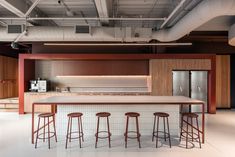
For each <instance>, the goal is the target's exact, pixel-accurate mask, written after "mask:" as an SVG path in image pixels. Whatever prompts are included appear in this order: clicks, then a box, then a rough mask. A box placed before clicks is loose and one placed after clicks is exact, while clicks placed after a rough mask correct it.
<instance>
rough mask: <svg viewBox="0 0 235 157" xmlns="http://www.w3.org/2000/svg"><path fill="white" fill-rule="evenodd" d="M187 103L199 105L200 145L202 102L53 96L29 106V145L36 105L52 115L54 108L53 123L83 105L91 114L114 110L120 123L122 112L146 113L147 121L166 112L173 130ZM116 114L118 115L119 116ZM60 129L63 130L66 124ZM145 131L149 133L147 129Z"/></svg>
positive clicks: (203, 119)
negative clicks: (172, 122)
mask: <svg viewBox="0 0 235 157" xmlns="http://www.w3.org/2000/svg"><path fill="white" fill-rule="evenodd" d="M189 104H190V105H200V106H201V109H202V114H201V115H202V116H201V120H202V123H201V131H200V132H201V134H202V142H203V143H204V138H205V134H204V132H205V131H204V125H205V122H204V121H205V118H204V116H205V115H204V112H205V111H204V102H203V101H200V100H195V99H191V98H188V97H183V96H53V97H49V98H46V99H42V100H38V101H35V102H33V104H32V143H34V135H35V133H36V130H35V128H34V112H35V107H36V106H40V105H50V106H52V112H56V110H54V108H55V107H56V106H57V121H61V120H65V121H67V117H66V116H65V114H61V113H64V111H70V112H71V111H73V112H78V111H79V112H82V111H81V109H79V108H77V109H78V110H76V108H73V107H76V106H77V107H79V106H81V107H82V106H84V105H85V106H86V111H92V112H100V111H108V112H109V110H112V111H115V113H119V115H118V116H119V119H120V120H121V121H124V118H125V117H124V114H123V113H125V112H129V111H138V110H139V111H138V112H141V116H143V117H144V116H145V115H146V113H149V114H148V115H147V116H146V117H149V119H153V115H152V113H153V112H158V111H165V112H170V117H172V120H174V123H175V126H173V127H171V129H172V128H173V129H174V128H175V129H177V128H179V117H180V116H179V112H180V110H179V108H180V106H181V105H189ZM75 105H76V106H75ZM71 107H72V108H71ZM107 107H108V108H107ZM115 107H118V108H115ZM153 107H157V108H153ZM69 109H70V110H69ZM117 109H120V111H118V110H117ZM146 111H148V112H146ZM120 112H122V113H121V114H120ZM111 114H112V112H111ZM58 115H63V117H61V116H58ZM114 115H115V114H114ZM120 115H122V117H120ZM111 116H112V115H111ZM84 117H86V114H84ZM146 117H144V119H145V120H143V124H144V123H146V121H148V120H146ZM88 121H89V120H88ZM148 122H149V121H148ZM151 123H152V121H150V122H149V124H151ZM57 124H58V122H57ZM85 125H86V121H84V126H85ZM93 125H94V124H93ZM119 125H120V124H119ZM170 125H171V123H170ZM87 126H88V125H87ZM94 126H95V125H94ZM140 126H141V124H140ZM62 127H64V128H65V127H66V125H64V126H62ZM144 128H146V127H144ZM89 130H92V129H91V128H89ZM149 130H150V132H151V129H149ZM175 133H176V134H178V133H179V131H178V130H176V132H175ZM85 134H86V133H85Z"/></svg>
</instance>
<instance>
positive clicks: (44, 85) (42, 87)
mask: <svg viewBox="0 0 235 157" xmlns="http://www.w3.org/2000/svg"><path fill="white" fill-rule="evenodd" d="M47 89H48V81H47V80H41V79H40V78H38V79H37V80H30V89H29V90H30V91H31V92H47Z"/></svg>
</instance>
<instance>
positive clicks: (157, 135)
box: [152, 112, 171, 148]
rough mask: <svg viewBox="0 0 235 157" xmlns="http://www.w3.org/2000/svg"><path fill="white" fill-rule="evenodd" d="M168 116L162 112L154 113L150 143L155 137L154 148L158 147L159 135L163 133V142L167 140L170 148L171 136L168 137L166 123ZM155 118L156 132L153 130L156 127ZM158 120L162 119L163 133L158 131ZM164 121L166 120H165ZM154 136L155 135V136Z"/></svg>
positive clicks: (167, 122)
mask: <svg viewBox="0 0 235 157" xmlns="http://www.w3.org/2000/svg"><path fill="white" fill-rule="evenodd" d="M168 117H169V114H167V113H164V112H155V113H154V124H153V133H152V141H153V140H154V137H156V148H157V147H158V138H161V137H159V133H160V132H161V133H163V135H164V137H163V138H164V140H165V141H166V139H167V138H168V139H169V145H170V148H171V136H170V129H169V121H168ZM156 118H157V130H155V128H156V126H155V124H156ZM159 118H163V129H164V130H163V131H159ZM165 119H166V120H165ZM166 125H167V132H166ZM155 134H156V135H155Z"/></svg>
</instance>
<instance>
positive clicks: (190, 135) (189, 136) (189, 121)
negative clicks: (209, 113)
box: [180, 112, 201, 149]
mask: <svg viewBox="0 0 235 157" xmlns="http://www.w3.org/2000/svg"><path fill="white" fill-rule="evenodd" d="M184 117H185V118H186V120H185V119H184ZM194 120H195V121H196V126H194V124H193V121H194ZM184 124H185V125H186V130H185V129H184ZM189 127H190V128H191V131H189ZM194 130H196V133H195V132H194ZM182 137H184V138H186V149H187V148H188V142H189V140H192V142H194V140H196V141H197V140H198V141H197V142H198V143H199V147H200V148H201V138H200V130H199V125H198V114H196V113H191V112H187V113H182V114H181V131H180V141H181V139H182Z"/></svg>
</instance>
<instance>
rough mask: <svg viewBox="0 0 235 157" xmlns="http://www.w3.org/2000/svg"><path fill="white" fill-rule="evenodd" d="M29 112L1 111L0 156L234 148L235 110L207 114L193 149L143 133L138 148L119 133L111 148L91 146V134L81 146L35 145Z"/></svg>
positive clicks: (180, 155)
mask: <svg viewBox="0 0 235 157" xmlns="http://www.w3.org/2000/svg"><path fill="white" fill-rule="evenodd" d="M30 120H31V115H30V114H27V115H18V114H17V113H12V112H0V157H25V156H33V157H54V156H56V157H73V156H74V157H75V156H76V157H77V156H80V157H81V156H86V157H90V156H96V157H101V156H102V157H107V156H114V157H120V156H128V157H131V156H133V157H142V156H145V157H152V156H154V157H155V156H158V157H166V156H167V157H171V156H172V157H173V156H174V157H186V156H187V157H189V156H190V157H199V156H200V157H203V156H205V157H212V156H213V157H224V156H226V157H234V148H235V111H229V110H226V111H222V110H220V111H218V112H217V114H215V115H207V116H206V120H207V122H206V143H205V144H203V145H202V149H199V148H198V144H197V143H195V147H194V148H193V149H187V150H186V149H185V148H182V146H183V144H184V143H183V142H182V143H181V144H179V143H178V139H176V138H174V139H173V145H174V146H173V147H172V148H169V147H168V145H167V143H166V145H163V146H162V147H161V148H157V149H156V148H155V147H154V146H155V143H152V142H151V137H150V136H144V137H142V139H141V141H142V147H143V148H141V149H139V148H138V147H137V143H136V141H135V140H131V141H130V143H129V147H128V148H127V149H125V148H124V139H123V137H122V136H115V137H112V148H111V149H109V148H108V147H107V141H105V140H104V141H103V142H100V143H99V145H98V146H99V148H98V149H95V148H94V137H91V136H89V137H87V136H86V137H85V142H84V143H83V148H82V149H80V148H79V147H78V143H77V142H73V144H72V145H70V146H69V149H67V150H66V149H65V148H64V144H65V141H64V139H63V137H60V141H59V142H58V143H55V142H52V148H51V150H48V149H47V143H42V142H40V143H39V148H38V149H34V145H32V144H31V143H30V128H31V121H30Z"/></svg>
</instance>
